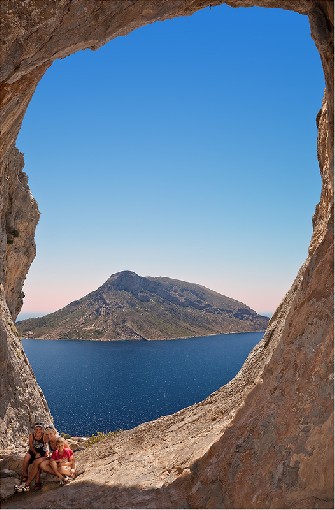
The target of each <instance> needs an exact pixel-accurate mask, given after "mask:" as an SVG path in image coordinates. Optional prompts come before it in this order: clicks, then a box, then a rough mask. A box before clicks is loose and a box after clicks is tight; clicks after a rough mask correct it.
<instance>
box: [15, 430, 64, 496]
mask: <svg viewBox="0 0 335 510" xmlns="http://www.w3.org/2000/svg"><path fill="white" fill-rule="evenodd" d="M57 439H58V435H57V430H56V429H55V427H54V426H53V425H48V426H47V427H45V430H44V438H43V440H44V444H45V445H47V448H48V449H47V455H46V456H45V457H38V458H37V459H35V461H34V463H33V466H32V469H31V471H30V474H29V476H28V479H27V480H26V482H25V483H24V485H23V486H22V487H17V488H16V490H17V491H18V492H27V491H29V490H30V484H31V482H32V481H33V480H34V478H36V480H35V486H34V490H36V491H37V490H40V489H41V488H42V484H41V471H45V472H46V473H51V474H52V475H55V476H57V477H58V478H60V479H63V477H59V473H58V471H57V469H56V470H53V469H52V468H51V466H50V458H51V455H52V453H53V452H54V451H56V450H57ZM21 488H22V491H21V490H20V489H21Z"/></svg>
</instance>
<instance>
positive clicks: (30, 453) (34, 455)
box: [28, 450, 47, 464]
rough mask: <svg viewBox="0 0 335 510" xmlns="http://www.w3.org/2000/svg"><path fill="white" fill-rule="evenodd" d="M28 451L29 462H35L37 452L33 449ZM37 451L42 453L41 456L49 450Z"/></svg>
mask: <svg viewBox="0 0 335 510" xmlns="http://www.w3.org/2000/svg"><path fill="white" fill-rule="evenodd" d="M28 453H29V455H30V460H29V464H32V463H33V462H34V460H35V459H36V453H35V452H33V451H32V450H28ZM37 453H39V454H40V455H41V457H45V456H46V453H47V452H45V451H42V452H37Z"/></svg>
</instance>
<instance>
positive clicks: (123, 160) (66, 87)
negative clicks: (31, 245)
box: [18, 6, 323, 317]
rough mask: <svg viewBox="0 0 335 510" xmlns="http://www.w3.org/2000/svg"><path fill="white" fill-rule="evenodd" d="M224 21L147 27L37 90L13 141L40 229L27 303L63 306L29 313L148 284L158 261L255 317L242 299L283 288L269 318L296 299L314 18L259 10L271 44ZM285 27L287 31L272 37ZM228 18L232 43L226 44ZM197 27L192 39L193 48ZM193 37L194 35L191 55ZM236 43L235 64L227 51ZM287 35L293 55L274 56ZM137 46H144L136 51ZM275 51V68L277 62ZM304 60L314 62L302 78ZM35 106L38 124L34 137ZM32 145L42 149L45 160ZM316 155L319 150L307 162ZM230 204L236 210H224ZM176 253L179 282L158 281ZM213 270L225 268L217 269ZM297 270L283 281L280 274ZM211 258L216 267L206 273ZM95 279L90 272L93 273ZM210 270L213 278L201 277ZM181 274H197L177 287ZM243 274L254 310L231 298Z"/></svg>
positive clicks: (311, 134)
mask: <svg viewBox="0 0 335 510" xmlns="http://www.w3.org/2000/svg"><path fill="white" fill-rule="evenodd" d="M215 11H216V9H211V10H206V11H203V12H201V11H200V12H199V13H196V14H194V15H193V16H192V17H190V18H185V19H183V20H173V21H171V22H170V21H169V22H165V23H164V24H163V25H161V24H159V23H156V24H155V25H152V26H149V27H143V28H141V29H139V30H138V31H136V32H133V33H131V34H129V35H128V36H127V37H126V38H122V39H118V40H116V41H115V40H114V41H111V42H110V43H108V44H107V45H105V46H104V47H103V48H101V49H100V50H98V53H90V52H83V53H80V54H76V55H73V56H71V57H68V58H67V59H66V60H64V61H58V62H55V63H54V64H53V66H52V68H51V69H50V70H49V71H48V72H47V74H46V75H45V77H44V78H43V79H42V82H41V83H40V85H39V88H38V90H37V92H36V95H35V96H34V98H33V100H32V103H31V108H30V109H29V110H28V113H27V116H26V120H25V121H24V124H23V129H22V131H21V133H20V135H19V139H18V143H19V148H20V149H22V151H23V152H24V154H25V158H26V161H27V165H26V166H27V172H28V174H29V178H30V183H31V187H32V191H33V194H34V196H35V197H36V198H37V201H38V203H39V204H40V208H41V210H42V219H41V220H40V226H39V227H38V231H37V246H38V250H40V251H41V254H40V255H39V258H37V260H36V262H35V263H34V265H33V267H32V270H31V271H30V276H28V280H27V286H26V289H25V293H26V295H27V301H28V300H29V299H30V298H29V296H30V295H33V298H32V301H31V302H33V299H35V298H37V299H38V300H39V301H40V302H43V305H44V306H47V301H48V297H49V296H52V298H53V299H54V300H55V301H54V303H53V305H49V306H53V309H49V310H46V309H45V310H38V309H35V310H34V311H33V312H35V314H37V315H40V312H43V313H47V312H50V311H54V310H55V309H57V308H61V307H62V306H64V305H66V304H67V303H69V302H70V301H72V300H74V299H77V298H80V297H82V296H84V295H85V294H87V293H88V292H90V291H92V290H93V289H94V288H96V287H98V285H100V284H101V283H102V282H103V281H104V279H106V278H107V277H108V276H109V275H110V274H111V273H114V272H116V271H118V270H123V269H126V268H128V267H130V268H131V269H136V270H137V267H138V263H139V260H140V267H141V268H142V269H140V270H138V271H139V272H141V274H143V275H145V274H149V275H151V274H152V270H150V265H152V264H155V266H154V267H155V269H154V272H156V273H157V274H158V275H161V274H163V275H164V276H166V273H168V276H171V277H177V278H180V279H183V280H187V281H194V282H195V283H201V284H205V285H206V286H207V287H209V288H212V289H214V290H217V291H219V290H220V289H222V290H221V292H222V293H224V294H226V295H230V294H233V295H232V297H234V298H236V299H239V300H241V301H243V302H246V303H247V304H251V305H253V303H250V300H249V299H248V296H252V295H254V296H255V294H258V295H264V294H266V293H268V295H269V296H270V293H271V291H272V290H273V287H276V286H278V288H279V290H278V292H277V295H276V296H275V298H274V299H273V301H272V303H271V306H268V307H267V308H265V307H263V309H262V308H260V307H261V305H260V304H258V305H257V306H256V305H254V306H252V307H253V308H258V310H257V311H259V312H269V311H270V312H272V311H274V309H275V308H276V306H277V304H278V302H279V301H280V299H281V298H282V297H283V296H284V294H285V291H286V290H287V289H288V288H289V286H290V284H291V282H292V280H293V277H294V275H295V273H296V272H297V270H298V268H299V266H300V265H301V264H302V262H303V260H304V257H305V256H306V252H307V246H308V243H309V240H310V236H311V231H312V225H311V222H310V217H311V215H312V213H313V211H314V207H315V204H316V203H317V201H318V198H319V193H320V178H319V172H318V169H317V166H318V165H317V161H316V157H315V149H314V146H315V139H316V127H315V125H314V121H313V122H312V121H311V119H313V118H314V117H315V115H316V111H317V108H318V107H319V105H320V103H321V91H322V87H323V81H322V80H323V78H322V73H321V66H320V62H319V59H318V54H317V52H316V50H315V48H313V42H312V41H310V38H309V36H308V23H307V19H304V18H303V17H301V16H300V15H298V14H296V13H289V12H285V11H283V12H281V13H280V14H279V13H278V12H274V11H272V10H267V9H256V10H255V12H253V17H254V19H256V18H257V16H259V15H260V16H261V18H262V16H263V17H264V16H265V17H266V18H263V19H262V22H261V23H260V24H262V25H263V26H264V27H266V30H265V31H264V33H261V32H257V31H256V30H255V28H254V27H253V28H252V29H250V27H249V31H247V27H248V24H249V18H250V13H248V12H247V11H244V10H234V9H230V8H228V7H226V6H223V7H222V8H217V13H215ZM257 11H258V12H257ZM278 15H279V16H281V17H282V19H281V23H280V24H279V25H280V26H277V31H275V30H274V28H275V26H276V24H277V21H275V20H276V19H277V17H278ZM214 16H217V19H216V20H215V23H214V24H213V19H214ZM202 17H203V18H202ZM226 18H227V19H226ZM234 18H236V19H235V20H234ZM238 18H239V19H238ZM265 19H266V20H267V23H265V22H264V20H265ZM293 19H294V21H293ZM287 20H289V22H288V21H287ZM297 20H299V22H301V24H300V30H301V33H302V34H304V38H303V40H301V41H299V44H297V45H296V47H297V52H296V53H294V52H292V51H290V53H288V50H287V48H288V47H290V48H292V43H293V41H294V40H296V34H295V30H296V27H297V23H299V22H298V21H297ZM302 20H303V21H302ZM193 21H195V25H194V26H192V22H193ZM174 22H175V23H174ZM223 22H224V23H226V25H224V27H225V31H226V30H227V27H228V26H229V25H230V31H229V33H225V37H224V40H220V36H221V37H222V32H225V31H222V23H223ZM184 23H186V24H187V26H186V27H184V26H183V24H184ZM204 23H206V24H207V25H206V30H207V32H206V33H207V34H209V33H210V34H211V38H210V40H209V41H207V45H205V47H204V44H203V40H202V39H201V38H200V36H199V34H201V32H200V27H201V26H203V24H204ZM234 23H235V24H234ZM285 23H286V24H287V23H289V25H290V23H291V24H292V25H290V29H291V32H290V30H288V31H287V30H286V33H285V31H284V30H283V26H282V25H283V24H285ZM238 26H239V27H240V28H239V31H237V27H238ZM162 29H163V36H161V37H160V39H159V41H157V37H159V33H160V31H161V30H162ZM193 30H194V31H195V33H196V34H197V36H196V37H195V38H193V39H191V35H190V34H192V31H193ZM150 31H151V34H150V35H146V33H147V32H148V33H149V32H150ZM185 31H186V33H188V35H189V37H188V43H187V45H186V48H185V47H184V48H183V47H182V39H183V40H184V41H185ZM234 32H235V38H233V40H232V41H231V42H230V46H229V52H228V51H226V52H224V51H222V48H224V47H226V48H227V45H228V40H229V39H231V37H232V34H233V33H234ZM241 32H246V33H244V36H245V37H246V39H248V43H249V46H248V53H247V56H246V54H245V53H246V43H245V41H244V42H242V44H240V46H239V47H238V51H233V49H234V48H235V47H236V45H237V41H238V39H239V38H240V35H241ZM284 33H285V39H286V45H287V46H285V48H286V49H285V48H284V51H282V57H281V58H280V50H283V48H281V46H283V39H284V38H283V36H282V34H284ZM143 34H145V35H143ZM279 34H281V37H282V39H281V40H280V41H279V43H278V37H279ZM270 35H272V39H271V41H270V43H269V45H268V53H266V54H261V56H260V57H259V56H258V54H257V51H256V50H257V49H258V50H260V48H261V47H263V45H264V39H265V38H266V37H270ZM141 38H143V39H144V41H143V40H141ZM196 38H198V46H197V47H196V50H197V51H194V48H193V50H192V51H193V54H191V46H192V45H194V44H195V43H196ZM172 39H173V40H174V44H175V45H174V46H173V45H172ZM153 41H155V42H156V43H155V45H154V43H153ZM306 41H309V48H308V54H307V51H306V49H305V45H306ZM271 45H272V46H271ZM117 46H119V48H117ZM134 47H138V48H139V49H137V51H136V52H135V51H134V49H133V48H134ZM143 48H144V49H145V50H146V52H147V53H146V52H145V51H143ZM153 48H154V49H153ZM182 48H183V51H182ZM169 50H170V53H169ZM117 51H118V52H119V54H117ZM150 51H151V54H150ZM164 52H165V54H164ZM271 52H272V53H273V52H274V54H275V55H276V58H277V60H275V59H271ZM148 53H149V57H148V56H147V55H148ZM162 54H163V55H164V57H165V59H166V60H167V61H168V63H169V65H167V64H165V60H164V59H163V58H161V61H162V62H159V63H160V66H159V65H158V59H159V57H161V55H162ZM227 54H229V58H228V59H227V60H225V59H224V55H227ZM209 55H210V56H211V59H209ZM311 56H312V61H313V72H312V74H313V76H314V75H315V69H316V68H318V72H319V74H318V78H317V79H315V83H313V84H311V88H310V89H308V91H306V90H305V89H303V84H304V83H306V81H307V76H309V73H311V70H310V69H309V65H310V60H309V59H310V57H311ZM178 57H179V58H178ZM263 58H264V59H265V61H266V63H267V66H264V61H263V60H262V59H263ZM304 59H305V60H304ZM209 60H210V61H209ZM298 61H299V62H301V61H302V62H303V64H304V65H302V66H301V67H300V68H298V66H297V65H296V64H297V62H298ZM307 61H308V64H309V65H306V62H307ZM185 62H187V65H186V64H185ZM155 63H156V66H155ZM183 64H184V66H183ZM294 66H296V67H297V68H296V69H295V71H296V74H295V76H294V78H292V69H293V67H294ZM218 67H220V72H218ZM143 68H144V70H145V71H144V72H143ZM231 68H232V69H233V71H231V70H230V69H231ZM129 69H132V71H131V72H129ZM134 69H137V71H138V72H137V73H135V72H134V71H133V70H134ZM227 69H229V71H227ZM71 70H72V71H71ZM150 70H151V71H150ZM285 73H289V74H290V78H289V77H288V74H285ZM75 75H77V82H76V81H75V80H74V76H75ZM114 77H116V82H117V83H116V84H115V82H114ZM256 77H257V78H256ZM290 80H291V81H290ZM317 80H318V83H316V82H317ZM97 82H98V83H97ZM134 84H136V87H137V90H136V93H135V92H134ZM213 84H214V85H213ZM316 85H319V87H317V86H316ZM206 87H207V89H206ZM55 89H57V90H55ZM236 89H238V90H237V92H236ZM250 89H251V90H252V99H251V100H250ZM312 89H314V90H313V92H311V90H312ZM301 90H304V94H301V93H299V92H301ZM315 90H317V91H318V92H317V93H315ZM280 92H281V94H280ZM169 93H170V96H168V94H169ZM39 96H40V97H42V99H41V101H40V102H39V101H38V97H39ZM167 98H169V99H167ZM200 98H205V99H200ZM311 98H312V100H313V101H311V104H308V108H306V104H307V103H308V102H309V100H310V99H311ZM237 101H239V103H237ZM50 105H52V106H51V108H50ZM269 105H272V106H275V107H274V109H272V108H271V107H269ZM163 106H165V108H164V107H163ZM313 108H314V110H313ZM34 109H35V112H37V113H38V114H39V120H38V121H37V122H36V124H35V126H34V125H33V124H34V121H33V117H34V116H35V115H36V113H35V112H34ZM307 110H308V111H307ZM65 115H68V117H65ZM148 118H149V119H150V120H149V121H148ZM78 119H79V122H78ZM307 119H309V120H308V124H307ZM29 122H31V124H29ZM78 124H79V127H78ZM256 126H257V129H256ZM306 126H308V128H306V129H305V131H304V133H303V136H300V132H299V130H301V131H303V130H304V128H305V127H306ZM75 130H78V133H77V134H76V136H74V131H75ZM25 131H26V134H25V133H24V132H25ZM141 131H142V133H141ZM139 133H141V137H140V136H139ZM45 135H46V136H45ZM44 137H45V138H44ZM43 138H44V139H43ZM34 139H35V140H39V142H38V148H39V152H38V154H37V153H35V154H36V155H35V156H33V155H32V152H33V149H32V147H33V146H34V142H33V140H34ZM41 139H43V144H42V143H41ZM306 145H308V147H309V148H310V150H309V151H305V152H304V150H303V149H304V148H305V147H306ZM241 146H242V147H243V150H240V147H241ZM75 149H76V150H75ZM35 150H36V149H35ZM307 152H308V154H307ZM171 154H172V156H173V157H172V158H171ZM148 155H149V157H148ZM227 155H228V157H227ZM139 161H140V163H139ZM47 168H48V170H46V169H47ZM120 168H121V170H120ZM302 174H303V175H304V180H302ZM306 174H307V178H306ZM42 175H43V177H42ZM270 175H272V177H271V178H270ZM43 180H44V182H43ZM302 182H304V188H303V190H302V184H301V183H302ZM34 186H36V190H35V189H34ZM46 188H49V192H47V193H46ZM232 196H234V197H236V199H235V200H233V201H228V199H229V197H232ZM307 196H308V200H309V204H308V206H307V207H305V206H306V202H307ZM226 202H227V204H226ZM297 202H299V205H297ZM241 203H242V206H241ZM259 203H262V205H261V207H259V208H258V207H257V205H256V204H259ZM50 210H51V214H50V213H49V212H48V211H50ZM128 210H130V211H131V212H130V214H129V212H128ZM48 214H50V216H49V218H47V215H48ZM297 216H300V217H299V218H296V217H297ZM44 217H45V220H44ZM231 218H232V219H231ZM227 219H228V221H227ZM299 222H300V223H299ZM230 224H233V226H234V227H233V229H232V230H231V229H230V228H229V225H230ZM143 225H145V226H146V229H144V228H143ZM177 226H178V229H179V231H178V233H177V234H176V230H177ZM209 227H210V228H209ZM220 228H221V230H220ZM51 232H52V235H50V233H51ZM222 232H224V234H225V235H224V236H223V235H222V234H221V233H222ZM297 232H298V234H297ZM110 239H111V240H112V242H109V241H110ZM240 243H241V244H240ZM158 245H159V246H158ZM243 245H244V246H245V245H247V246H248V247H247V248H244V246H243ZM120 247H121V249H119V248H120ZM125 247H126V249H125ZM142 247H143V248H145V249H142ZM171 247H172V248H171ZM132 248H133V249H132ZM78 253H80V255H78ZM274 253H275V255H274ZM83 254H85V255H86V256H87V255H88V256H87V257H86V258H85V256H83ZM195 254H196V255H195ZM179 255H181V256H182V258H183V263H182V265H181V267H180V268H178V269H177V273H178V274H177V275H176V274H175V273H173V269H172V268H173V264H172V266H171V268H170V269H169V270H166V269H164V264H165V265H166V264H167V263H169V262H171V260H172V262H174V263H176V259H177V258H178V256H179ZM111 259H112V260H113V259H117V262H114V260H113V267H116V269H110V260H111ZM218 259H219V261H220V262H219V263H220V267H219V266H217V265H215V264H217V262H216V263H215V261H217V260H218ZM293 259H294V264H292V266H291V268H290V271H289V273H287V274H285V276H284V277H283V273H282V271H283V268H285V267H286V266H287V264H288V263H291V262H292V260H293ZM38 260H40V261H41V262H40V267H38ZM125 260H126V262H125ZM201 260H205V261H206V262H205V265H204V268H205V269H203V268H201V267H200V263H201ZM42 261H43V262H42ZM190 261H191V262H190ZM125 263H126V267H125V266H124V265H123V264H125ZM236 263H237V265H235V264H236ZM88 267H89V268H90V269H92V268H94V271H92V270H90V271H89V272H88V271H87V268H88ZM202 270H204V271H205V278H207V280H205V281H197V278H196V275H197V274H199V273H201V271H202ZM185 271H188V274H189V275H190V276H182V275H184V274H185ZM206 271H207V273H206ZM237 276H238V278H239V279H240V282H239V286H238V290H239V291H241V292H243V290H245V289H248V290H249V294H248V292H246V297H245V298H243V297H241V296H240V295H237V293H238V290H236V289H235V292H234V291H233V290H231V291H229V290H228V291H227V290H225V289H224V288H223V287H222V286H223V284H225V285H226V287H227V286H228V287H229V286H230V288H231V289H233V287H234V284H235V285H236V278H237ZM90 278H91V280H90ZM52 280H53V281H52ZM207 282H210V283H207ZM36 283H37V285H36ZM73 287H75V289H74V288H73ZM78 289H80V290H78ZM255 289H257V290H255ZM66 293H68V294H67V295H66V297H64V295H65V294H66ZM41 296H43V298H42V300H41ZM55 303H58V305H56V304H55ZM26 313H27V314H31V312H29V311H28V312H26ZM21 317H22V316H21Z"/></svg>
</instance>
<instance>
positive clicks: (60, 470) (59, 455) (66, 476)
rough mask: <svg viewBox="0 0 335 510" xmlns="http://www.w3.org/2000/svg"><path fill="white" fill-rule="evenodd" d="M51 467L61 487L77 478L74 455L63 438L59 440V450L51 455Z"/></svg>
mask: <svg viewBox="0 0 335 510" xmlns="http://www.w3.org/2000/svg"><path fill="white" fill-rule="evenodd" d="M42 465H43V464H42ZM50 466H51V468H52V469H53V471H54V473H55V474H56V473H57V476H58V478H59V479H60V484H61V485H63V484H64V483H66V482H69V481H70V480H71V478H74V477H75V472H76V471H75V470H76V468H75V458H74V454H73V451H72V450H71V449H70V448H67V447H66V441H65V439H64V438H63V437H59V438H58V439H57V450H55V451H54V452H53V453H52V455H51V459H50Z"/></svg>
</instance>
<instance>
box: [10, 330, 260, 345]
mask: <svg viewBox="0 0 335 510" xmlns="http://www.w3.org/2000/svg"><path fill="white" fill-rule="evenodd" d="M265 331H266V330H265V329H260V330H257V331H230V332H229V333H211V334H209V335H201V336H183V337H177V338H112V339H108V338H35V337H34V338H26V337H22V338H20V340H21V341H22V340H36V341H42V340H49V341H52V342H58V341H60V340H66V341H71V342H168V341H174V340H195V339H197V338H207V337H212V336H219V335H241V334H244V333H265Z"/></svg>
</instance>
